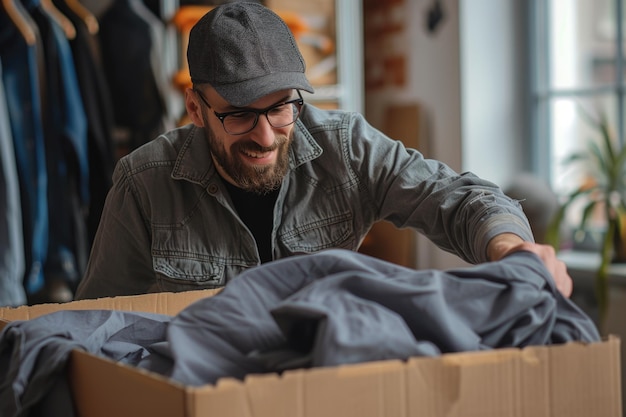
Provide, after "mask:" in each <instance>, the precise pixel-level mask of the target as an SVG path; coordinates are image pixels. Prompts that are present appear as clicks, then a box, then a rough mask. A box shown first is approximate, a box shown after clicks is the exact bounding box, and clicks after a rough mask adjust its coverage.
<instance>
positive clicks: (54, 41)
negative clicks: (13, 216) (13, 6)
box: [22, 0, 89, 302]
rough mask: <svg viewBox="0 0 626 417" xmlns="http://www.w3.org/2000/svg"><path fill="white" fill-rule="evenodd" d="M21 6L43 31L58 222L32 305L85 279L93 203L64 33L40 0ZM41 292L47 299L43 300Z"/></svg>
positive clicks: (52, 201)
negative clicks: (87, 216) (61, 287)
mask: <svg viewBox="0 0 626 417" xmlns="http://www.w3.org/2000/svg"><path fill="white" fill-rule="evenodd" d="M22 1H23V5H24V7H25V9H26V10H27V12H28V13H29V14H30V16H31V17H32V18H33V20H34V21H35V23H36V24H37V27H38V29H39V33H40V35H41V39H42V46H43V53H44V62H43V66H42V68H45V72H44V73H45V82H44V85H43V88H42V92H43V94H42V116H43V117H42V120H43V126H44V141H45V144H46V146H45V149H46V164H47V165H46V166H47V176H48V188H47V195H48V210H49V218H54V221H51V222H50V226H49V235H48V254H47V257H46V263H45V264H44V282H43V283H42V286H40V287H38V288H37V289H32V288H28V290H29V291H28V294H29V296H32V300H31V301H32V302H41V301H47V300H46V298H47V297H48V295H49V294H48V293H47V292H46V291H49V290H50V285H54V286H56V285H65V286H66V287H68V290H69V291H71V290H70V289H71V288H75V287H76V286H77V285H78V281H79V279H80V277H81V275H82V271H80V266H79V258H80V256H81V254H82V253H83V252H84V250H83V248H84V247H85V245H86V244H87V237H86V229H85V212H86V207H87V205H88V202H89V165H88V158H87V120H86V116H85V113H84V106H83V103H82V98H81V96H80V90H79V87H78V82H77V76H76V72H75V69H74V60H73V57H72V54H71V49H70V46H69V41H68V38H67V35H66V32H64V31H63V29H62V27H61V26H60V25H59V24H58V23H57V21H56V20H55V19H53V17H52V16H51V15H50V14H49V13H48V12H47V11H46V10H45V9H44V8H43V7H42V3H41V1H40V0H22ZM74 35H75V34H74ZM82 257H83V258H84V257H86V255H83V256H82ZM83 263H86V261H84V262H83ZM53 283H54V284H53ZM41 290H44V293H43V294H42V297H44V298H43V299H42V300H41V301H40V298H39V294H38V292H39V291H41ZM69 291H68V292H67V298H66V299H63V300H58V301H70V300H71V294H70V293H69ZM72 294H73V293H72Z"/></svg>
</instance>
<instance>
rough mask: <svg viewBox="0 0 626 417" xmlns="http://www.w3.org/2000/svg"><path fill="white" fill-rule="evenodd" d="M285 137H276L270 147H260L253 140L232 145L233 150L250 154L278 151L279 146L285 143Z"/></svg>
mask: <svg viewBox="0 0 626 417" xmlns="http://www.w3.org/2000/svg"><path fill="white" fill-rule="evenodd" d="M287 140H288V138H287V136H284V135H280V136H276V138H275V140H274V143H272V144H271V145H270V146H261V145H259V144H258V143H256V142H255V141H253V140H248V141H242V142H236V143H234V144H233V147H234V148H235V150H238V151H251V152H272V151H275V150H276V149H278V147H279V146H281V145H282V144H284V143H285V142H287Z"/></svg>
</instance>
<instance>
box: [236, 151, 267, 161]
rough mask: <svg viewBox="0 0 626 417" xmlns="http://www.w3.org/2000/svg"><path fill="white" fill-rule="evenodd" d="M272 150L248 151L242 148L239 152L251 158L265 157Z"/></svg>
mask: <svg viewBox="0 0 626 417" xmlns="http://www.w3.org/2000/svg"><path fill="white" fill-rule="evenodd" d="M272 152H273V151H264V152H254V151H249V150H242V151H241V153H242V154H243V155H244V156H247V157H248V158H252V159H263V158H267V157H268V156H270V155H271V154H272Z"/></svg>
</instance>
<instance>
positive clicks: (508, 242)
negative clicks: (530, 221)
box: [489, 235, 574, 298]
mask: <svg viewBox="0 0 626 417" xmlns="http://www.w3.org/2000/svg"><path fill="white" fill-rule="evenodd" d="M500 236H502V237H501V238H500ZM500 236H496V237H495V238H494V239H492V242H489V255H490V257H489V259H490V260H492V261H496V260H498V259H502V258H504V257H505V256H507V255H509V254H511V253H513V252H518V251H527V252H532V253H534V254H535V255H537V256H539V258H540V259H541V260H542V261H543V264H544V265H545V267H546V269H547V270H548V272H550V274H551V275H552V278H553V280H554V283H555V285H556V288H557V289H558V290H559V291H560V292H561V294H563V295H564V296H565V297H567V298H569V297H570V296H571V295H572V290H573V287H574V284H573V282H572V278H571V277H570V275H569V273H568V272H567V266H566V265H565V262H563V261H562V260H560V259H559V258H557V257H556V251H555V250H554V248H553V247H552V246H550V245H544V244H540V243H533V242H524V241H522V240H521V238H519V237H518V236H516V235H500ZM512 236H514V237H515V238H517V239H515V238H513V237H512ZM498 238H500V239H498Z"/></svg>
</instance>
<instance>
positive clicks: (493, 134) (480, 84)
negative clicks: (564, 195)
mask: <svg viewBox="0 0 626 417" xmlns="http://www.w3.org/2000/svg"><path fill="white" fill-rule="evenodd" d="M520 9H521V3H520V2H516V1H515V0H461V2H460V8H459V16H460V19H459V21H460V39H461V42H460V45H461V47H460V54H461V109H462V110H461V125H462V137H463V147H462V166H463V169H464V170H469V171H472V172H474V173H476V174H477V175H479V176H481V177H483V178H486V179H489V180H492V181H494V182H496V183H498V184H499V185H501V186H506V184H507V183H508V182H509V181H510V180H511V179H512V176H513V175H515V174H516V173H519V172H520V171H522V170H524V169H525V161H526V152H527V150H528V146H526V147H524V144H528V143H529V141H530V137H529V132H528V130H527V129H526V125H527V123H526V122H525V114H526V111H527V102H526V96H525V91H526V89H525V84H526V83H525V80H526V78H527V69H526V60H525V58H524V57H525V56H526V53H525V52H526V49H525V48H526V46H525V45H526V42H525V39H523V36H522V35H521V33H523V32H522V29H523V28H522V27H521V25H523V24H524V19H522V18H520V15H521V14H522V12H523V10H520Z"/></svg>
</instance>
